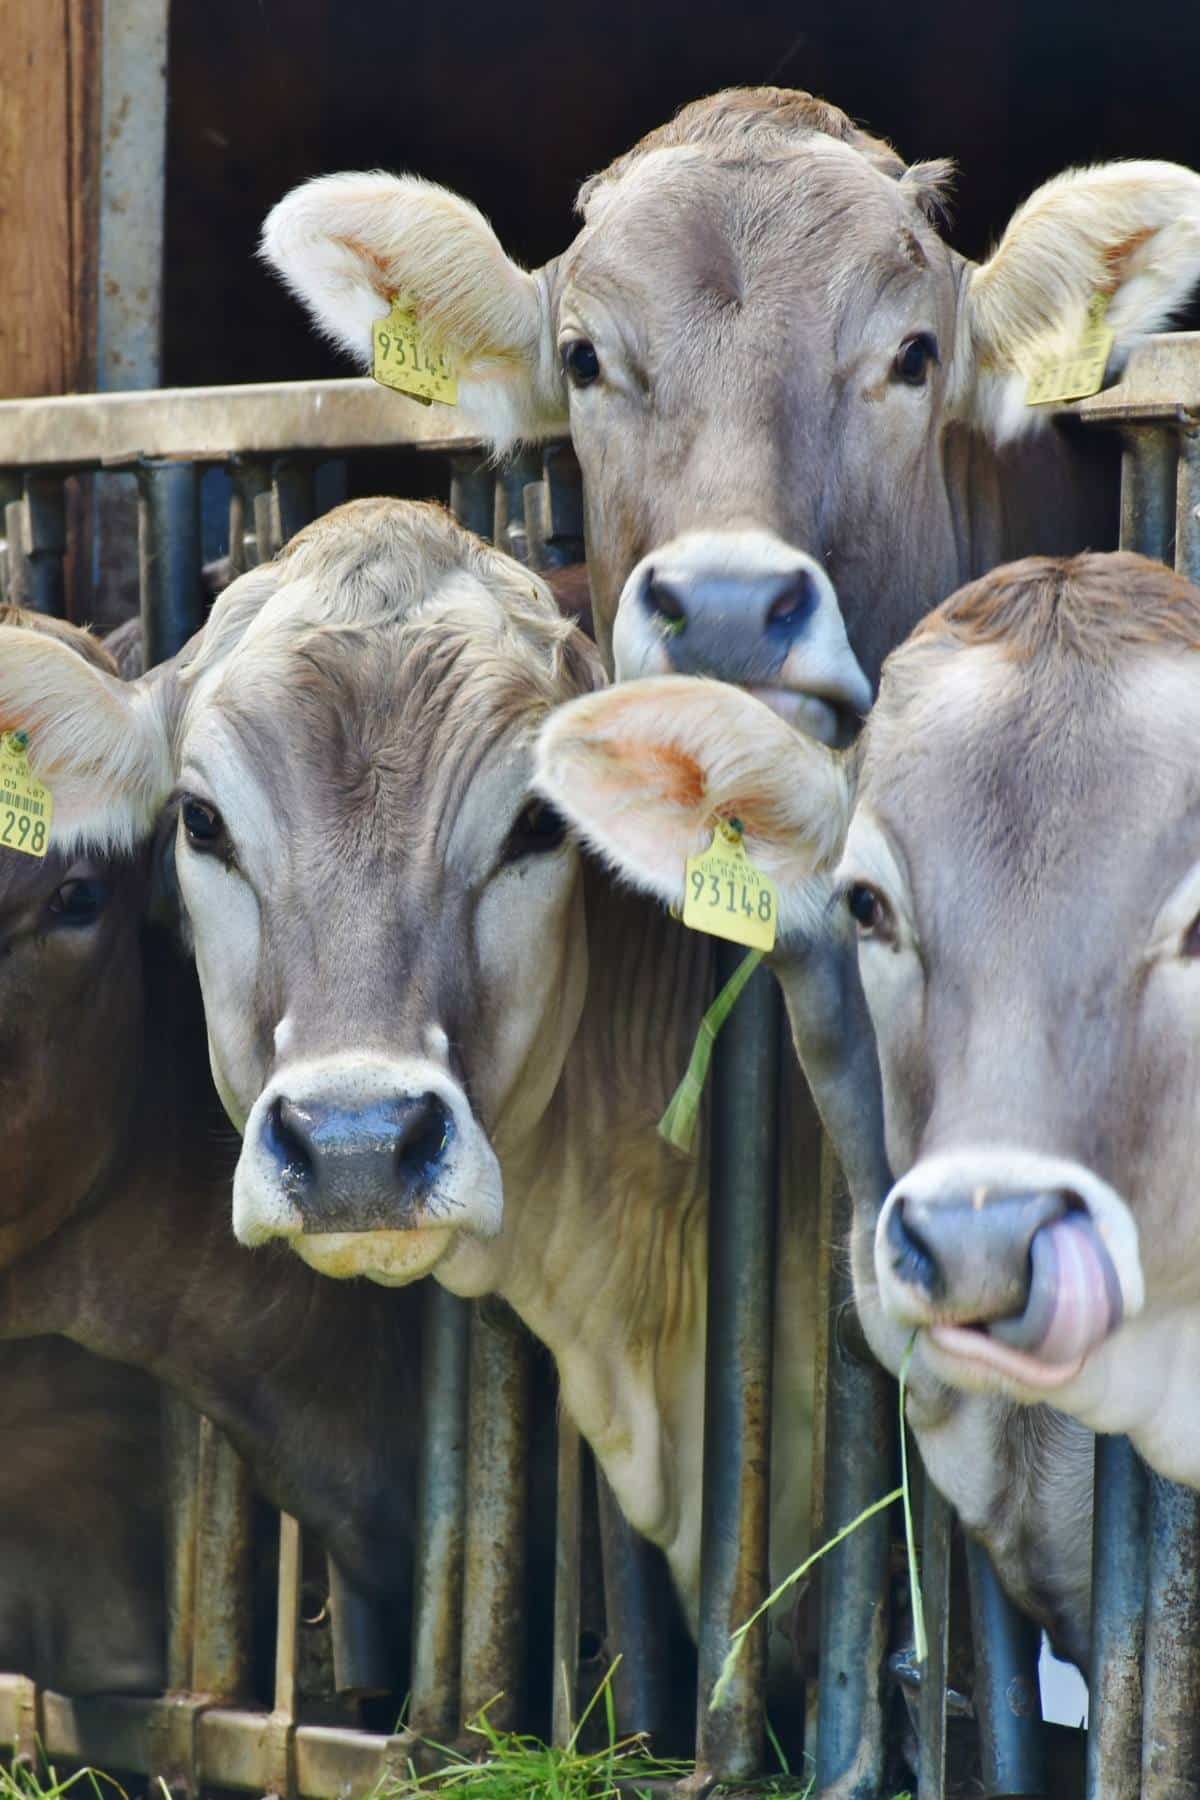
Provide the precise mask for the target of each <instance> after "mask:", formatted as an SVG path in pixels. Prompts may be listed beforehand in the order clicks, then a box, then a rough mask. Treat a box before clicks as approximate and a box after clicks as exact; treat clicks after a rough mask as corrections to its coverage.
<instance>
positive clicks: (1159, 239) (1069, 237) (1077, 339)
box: [956, 162, 1200, 442]
mask: <svg viewBox="0 0 1200 1800" xmlns="http://www.w3.org/2000/svg"><path fill="white" fill-rule="evenodd" d="M1198 282H1200V175H1198V174H1196V173H1195V171H1194V170H1191V169H1185V168H1183V167H1181V166H1180V165H1179V164H1177V163H1167V162H1125V163H1107V164H1104V165H1101V166H1099V167H1096V168H1089V169H1069V170H1067V171H1066V172H1065V173H1064V174H1062V175H1058V176H1055V178H1054V179H1053V180H1052V181H1048V182H1046V183H1045V185H1044V186H1043V187H1040V188H1038V189H1037V191H1036V193H1034V194H1032V195H1031V196H1030V198H1029V199H1028V200H1027V201H1026V202H1025V203H1024V205H1023V206H1021V207H1019V208H1018V210H1017V211H1016V212H1015V213H1014V214H1013V217H1012V219H1011V220H1010V222H1009V224H1008V226H1007V228H1006V230H1005V232H1004V235H1003V237H1002V238H1001V240H1000V243H999V246H998V248H997V249H996V251H995V253H994V254H993V255H992V256H991V257H989V258H988V260H987V261H986V262H985V263H983V264H981V265H980V266H979V267H977V268H975V269H974V270H973V271H972V272H971V276H970V282H969V286H968V288H967V293H966V308H965V320H964V324H965V342H964V341H960V346H959V350H958V352H957V353H956V362H957V364H958V385H959V390H960V392H959V403H960V404H963V403H965V405H966V407H967V409H968V410H969V411H970V412H971V414H972V416H973V417H974V419H975V421H976V422H977V423H979V424H980V425H982V426H983V427H984V429H986V430H987V431H988V433H989V435H990V436H992V437H993V438H995V439H996V440H997V441H1000V442H1004V441H1006V440H1008V439H1011V438H1014V437H1016V436H1018V435H1020V434H1021V433H1022V432H1026V431H1030V430H1035V429H1037V428H1038V426H1039V425H1044V424H1045V423H1047V421H1048V419H1049V416H1050V412H1051V409H1050V408H1049V407H1044V406H1042V407H1038V406H1028V405H1026V403H1025V402H1026V393H1027V389H1028V384H1029V381H1030V379H1031V377H1032V376H1033V375H1034V374H1035V373H1036V371H1037V370H1038V369H1039V368H1040V367H1042V366H1043V365H1044V364H1046V363H1047V362H1056V361H1066V360H1069V359H1070V357H1071V356H1072V355H1073V354H1075V353H1076V352H1077V350H1078V348H1079V345H1080V343H1081V341H1082V340H1083V337H1084V332H1085V328H1086V325H1087V321H1088V317H1089V310H1090V309H1091V308H1093V307H1094V306H1095V305H1096V304H1097V303H1099V304H1100V305H1101V306H1102V307H1103V308H1104V311H1105V323H1106V325H1107V326H1108V328H1109V329H1110V330H1111V331H1112V333H1113V337H1114V345H1113V354H1112V357H1111V359H1110V363H1109V373H1110V375H1111V374H1112V373H1114V372H1115V371H1117V370H1119V369H1120V367H1121V365H1122V364H1123V362H1124V360H1125V358H1126V357H1127V356H1128V353H1129V351H1130V349H1131V348H1132V347H1133V345H1134V344H1135V343H1136V342H1137V340H1138V339H1139V338H1140V337H1143V336H1145V335H1146V334H1147V333H1150V332H1155V331H1159V330H1161V329H1162V327H1163V326H1164V325H1165V324H1166V323H1167V322H1168V321H1169V320H1170V319H1171V317H1172V316H1173V314H1175V313H1176V312H1177V311H1178V310H1179V309H1180V308H1181V307H1182V306H1184V305H1185V304H1186V302H1187V301H1188V300H1189V299H1190V297H1191V295H1192V293H1193V291H1194V289H1195V287H1196V285H1197V283H1198Z"/></svg>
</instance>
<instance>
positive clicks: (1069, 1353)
mask: <svg viewBox="0 0 1200 1800" xmlns="http://www.w3.org/2000/svg"><path fill="white" fill-rule="evenodd" d="M1042 1239H1045V1240H1046V1246H1045V1248H1046V1250H1047V1251H1052V1252H1053V1255H1052V1256H1050V1255H1047V1256H1045V1257H1044V1258H1043V1256H1042V1255H1041V1254H1039V1240H1042ZM1039 1282H1041V1283H1045V1284H1046V1285H1047V1286H1049V1287H1050V1292H1049V1294H1048V1295H1047V1296H1046V1298H1047V1299H1048V1300H1049V1322H1048V1324H1047V1326H1046V1330H1045V1333H1044V1335H1043V1336H1042V1339H1041V1342H1040V1343H1039V1344H1037V1345H1036V1346H1033V1345H1031V1346H1030V1348H1031V1349H1033V1348H1036V1351H1037V1354H1038V1356H1039V1357H1040V1358H1041V1360H1042V1361H1043V1362H1049V1363H1065V1362H1073V1361H1074V1360H1075V1358H1076V1357H1080V1356H1086V1355H1087V1352H1088V1351H1089V1350H1090V1349H1092V1347H1093V1345H1095V1344H1098V1343H1100V1342H1101V1341H1102V1340H1103V1339H1104V1338H1106V1337H1107V1336H1108V1333H1109V1332H1110V1331H1111V1330H1112V1328H1113V1326H1114V1325H1115V1324H1116V1323H1117V1320H1118V1319H1119V1318H1120V1314H1121V1297H1120V1296H1121V1290H1120V1287H1119V1284H1118V1282H1117V1276H1116V1270H1115V1269H1114V1268H1113V1266H1112V1261H1111V1259H1110V1257H1109V1254H1108V1251H1107V1250H1106V1249H1105V1247H1104V1244H1103V1242H1102V1241H1101V1238H1100V1235H1099V1233H1098V1232H1097V1230H1096V1227H1095V1226H1094V1225H1093V1224H1092V1223H1091V1221H1090V1220H1085V1219H1083V1218H1081V1217H1080V1216H1079V1215H1078V1214H1075V1215H1073V1216H1068V1217H1067V1218H1065V1219H1059V1220H1058V1221H1057V1222H1056V1223H1055V1224H1053V1225H1044V1226H1043V1227H1042V1229H1041V1231H1039V1232H1038V1234H1037V1237H1036V1238H1035V1239H1034V1288H1035V1290H1036V1289H1037V1287H1038V1285H1039Z"/></svg>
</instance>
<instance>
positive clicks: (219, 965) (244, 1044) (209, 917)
mask: <svg viewBox="0 0 1200 1800" xmlns="http://www.w3.org/2000/svg"><path fill="white" fill-rule="evenodd" d="M185 870H186V872H185ZM180 887H181V889H182V891H183V897H184V902H185V904H186V906H187V911H188V917H189V920H190V921H191V927H192V937H193V941H194V944H195V952H196V972H197V974H198V975H199V977H200V988H201V992H202V993H203V995H204V1016H205V1020H206V1023H207V1026H208V1048H209V1060H210V1062H211V1064H212V1072H213V1081H214V1083H215V1084H216V1088H217V1092H218V1093H219V1094H220V1096H221V1104H222V1105H223V1106H224V1108H225V1111H226V1112H227V1113H228V1114H229V1117H230V1119H231V1120H232V1122H233V1123H234V1125H236V1126H237V1128H238V1130H239V1131H240V1130H241V1129H242V1127H243V1125H244V1124H245V1122H246V1118H247V1115H248V1114H249V1112H250V1109H251V1107H252V1106H253V1105H254V1102H255V1101H256V1100H257V1098H258V1096H259V1094H260V1093H261V1092H262V1088H263V1083H264V1082H265V1080H266V1076H267V1071H266V1067H265V1064H264V1060H263V1055H262V1049H261V1037H260V1034H259V1032H258V1031H257V1029H256V1020H255V1011H254V1008H255V996H256V993H257V991H258V987H259V979H258V977H259V964H260V959H261V956H262V919H261V915H260V913H259V907H258V901H257V900H256V898H255V896H254V894H253V892H252V890H251V889H250V888H249V887H248V886H247V885H246V883H245V882H243V881H240V880H239V879H238V878H237V877H236V876H234V875H231V874H230V873H229V872H228V871H227V870H225V869H223V868H222V867H221V866H220V864H218V863H214V862H211V861H204V862H202V861H201V859H199V858H197V857H194V856H193V857H189V858H186V859H184V858H182V857H181V859H180Z"/></svg>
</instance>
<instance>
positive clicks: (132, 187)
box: [96, 0, 168, 389]
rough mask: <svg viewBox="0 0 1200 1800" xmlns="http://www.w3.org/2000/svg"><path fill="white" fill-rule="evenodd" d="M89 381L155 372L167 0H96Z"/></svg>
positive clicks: (124, 383)
mask: <svg viewBox="0 0 1200 1800" xmlns="http://www.w3.org/2000/svg"><path fill="white" fill-rule="evenodd" d="M103 6H104V23H103V37H102V51H101V71H100V87H101V103H100V104H101V119H100V196H99V199H100V218H99V224H100V230H99V267H98V271H97V273H98V280H97V288H96V311H97V319H96V332H97V343H96V385H97V387H99V388H101V389H116V388H144V387H149V386H150V385H151V384H152V383H153V382H155V381H157V380H158V378H159V358H160V354H161V342H160V340H161V332H162V263H163V197H164V191H165V181H166V150H167V6H168V0H103Z"/></svg>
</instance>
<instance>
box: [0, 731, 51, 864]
mask: <svg viewBox="0 0 1200 1800" xmlns="http://www.w3.org/2000/svg"><path fill="white" fill-rule="evenodd" d="M53 817H54V801H53V798H52V797H51V793H50V789H49V788H48V787H46V785H45V784H44V782H41V781H35V780H34V778H33V776H32V775H31V774H30V771H29V756H28V748H27V745H26V742H25V737H24V734H23V733H22V732H18V731H7V732H3V733H0V850H23V851H24V853H25V855H26V856H37V857H42V856H45V854H46V852H47V850H48V849H49V848H50V824H51V821H52V819H53Z"/></svg>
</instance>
